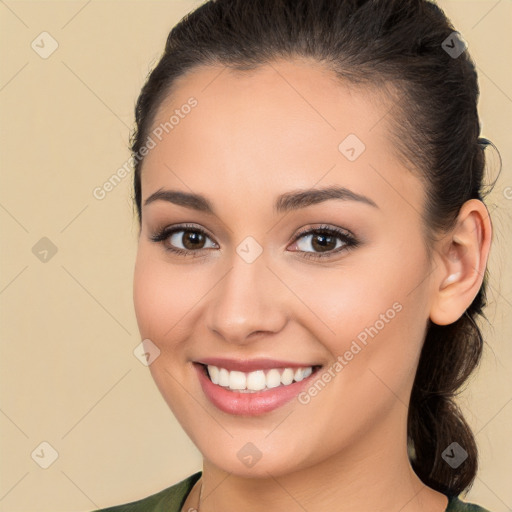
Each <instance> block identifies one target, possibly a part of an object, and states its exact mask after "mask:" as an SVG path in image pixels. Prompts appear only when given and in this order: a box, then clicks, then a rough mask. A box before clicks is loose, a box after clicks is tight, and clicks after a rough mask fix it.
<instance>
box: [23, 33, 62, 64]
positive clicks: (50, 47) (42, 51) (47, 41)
mask: <svg viewBox="0 0 512 512" xmlns="http://www.w3.org/2000/svg"><path fill="white" fill-rule="evenodd" d="M30 46H31V47H32V50H34V51H35V52H36V53H37V54H38V55H39V57H41V58H42V59H47V58H48V57H50V56H51V55H52V53H53V52H54V51H55V50H56V49H57V48H58V47H59V43H58V42H57V41H56V40H55V39H54V38H53V37H52V36H51V35H50V34H49V33H48V32H41V33H40V34H39V35H38V36H37V37H36V38H35V39H34V40H33V41H32V43H31V45H30Z"/></svg>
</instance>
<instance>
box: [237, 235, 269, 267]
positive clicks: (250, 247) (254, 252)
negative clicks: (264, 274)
mask: <svg viewBox="0 0 512 512" xmlns="http://www.w3.org/2000/svg"><path fill="white" fill-rule="evenodd" d="M236 252H237V254H238V255H239V256H240V258H242V259H243V260H244V261H245V262H246V263H253V262H254V261H255V260H256V259H257V258H259V256H260V255H261V253H262V252H263V247H261V245H260V244H259V243H258V242H257V241H256V240H255V239H254V238H253V237H252V236H248V237H246V238H244V239H243V240H242V242H240V244H238V247H237V248H236Z"/></svg>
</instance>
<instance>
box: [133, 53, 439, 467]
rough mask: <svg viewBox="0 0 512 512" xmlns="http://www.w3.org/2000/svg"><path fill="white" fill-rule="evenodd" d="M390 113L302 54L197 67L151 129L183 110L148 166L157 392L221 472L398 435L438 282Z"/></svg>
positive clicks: (417, 188)
mask: <svg viewBox="0 0 512 512" xmlns="http://www.w3.org/2000/svg"><path fill="white" fill-rule="evenodd" d="M191 97H194V98H195V101H196V102H197V103H196V104H195V106H194V107H193V108H190V109H189V108H186V107H185V108H184V107H183V106H184V105H187V104H190V103H188V102H189V98H191ZM389 108H390V104H389V102H387V101H386V99H385V97H384V96H383V95H381V94H379V93H378V92H375V91H373V92H371V91H369V90H367V89H362V88H357V87H354V86H352V87H348V86H345V85H343V84H341V83H340V82H336V81H335V80H334V79H333V77H332V76H331V75H330V74H329V73H328V72H327V71H325V70H323V69H322V68H320V67H319V66H318V65H315V64H312V63H311V62H305V61H299V60H297V61H280V62H277V63H275V64H273V65H272V66H265V67H261V68H259V69H258V70H257V71H253V72H250V73H235V72H231V71H229V70H227V69H224V68H222V67H211V68H196V69H195V70H193V71H192V72H189V73H188V74H187V75H185V76H184V77H182V78H181V79H180V80H179V82H177V84H176V87H175V88H174V90H173V94H172V97H171V96H169V97H168V98H167V99H166V100H165V102H164V103H162V105H161V107H160V110H159V112H158V115H157V117H156V119H155V121H154V126H153V128H154V129H157V128H158V127H159V126H161V125H162V124H163V123H165V122H168V121H169V119H170V118H171V116H172V115H173V114H176V115H177V117H176V118H175V119H174V121H173V126H172V129H169V125H167V132H168V133H166V130H163V133H162V129H160V130H158V131H157V132H153V133H158V134H159V135H158V137H155V136H153V139H154V142H156V145H155V146H154V147H153V148H152V149H151V150H150V151H149V153H148V154H147V156H146V157H145V160H144V165H143V170H142V176H141V187H142V205H143V206H142V225H141V232H140V238H139V244H138V254H137V261H136V267H135V275H134V304H135V311H136V316H137V321H138V325H139V329H140V333H141V337H142V339H146V340H150V342H147V341H146V342H144V343H145V344H147V348H148V351H149V352H150V353H153V354H155V355H156V356H157V357H156V358H154V361H153V362H152V363H151V364H150V365H149V368H150V371H151V374H152V376H153V378H154V380H155V382H156V384H157V386H158V388H159V390H160V392H161V393H162V395H163V397H164V399H165V400H166V402H167V403H168V405H169V406H170V408H171V409H172V411H173V412H174V414H175V415H176V417H177V419H178V420H179V422H180V423H181V425H182V426H183V428H184V430H185V431H186V432H187V434H188V435H189V436H190V438H191V439H192V440H193V442H194V443H195V444H196V446H197V447H198V449H199V450H200V451H201V452H202V454H203V455H204V458H205V460H206V461H208V462H209V463H210V464H212V465H214V466H216V467H218V468H221V469H222V470H225V471H227V472H230V473H234V474H238V475H251V476H256V475H265V474H266V473H267V472H270V473H272V474H273V475H276V476H277V475H280V474H285V473H288V472H291V471H295V470H298V469H301V468H306V467H308V466H311V465H313V464H318V463H320V462H326V463H327V462H328V461H330V460H334V459H337V460H338V461H339V460H347V461H348V460H350V457H352V456H353V454H354V453H356V451H357V453H358V454H359V456H360V455H361V454H362V453H363V454H364V453H365V452H370V451H371V450H375V449H378V448H377V447H378V446H382V443H383V441H386V442H398V443H403V442H404V440H405V438H404V435H405V430H404V429H405V424H406V417H407V408H406V404H407V403H408V397H409V393H410V389H411V387H412V382H413V378H414V374H415V370H416V366H417V361H418V358H419V353H420V349H421V346H422V342H423V339H424V335H425V329H426V326H427V320H428V316H429V313H428V311H429V304H430V299H431V291H432V285H431V284H430V281H429V278H428V276H429V272H430V266H429V261H428V258H427V254H426V251H425V246H424V242H423V238H422V224H421V218H420V212H421V210H422V208H423V204H424V189H423V186H422V184H421V183H420V181H419V180H418V179H417V178H416V177H415V176H413V175H412V174H411V172H410V171H409V170H408V169H406V168H405V167H404V166H403V165H402V164H401V163H400V161H399V159H398V158H397V157H396V156H395V152H394V151H393V146H392V142H391V138H390V135H389V133H390V125H389V124H388V119H387V118H386V113H387V112H388V111H389ZM176 110H178V113H176ZM178 118H179V121H178V122H176V119H178ZM350 134H353V135H350ZM348 136H349V138H348V139H347V137H348ZM159 139H161V140H159ZM363 144H364V146H363ZM151 145H153V144H151ZM326 188H332V189H333V190H334V189H336V190H338V192H337V193H334V192H333V193H331V194H330V196H329V195H327V194H324V195H321V194H320V193H319V191H320V190H321V189H326ZM343 189H345V190H343ZM340 190H341V192H340ZM157 191H160V192H162V191H175V192H181V193H182V194H196V195H200V196H202V197H203V198H204V199H205V200H206V202H204V203H199V202H198V201H197V200H196V201H192V200H188V201H184V200H183V198H185V197H186V196H184V195H181V196H177V195H172V194H167V195H166V196H165V195H162V194H161V195H160V197H157V196H155V193H156V192H157ZM315 191H316V192H317V193H316V194H313V195H312V194H311V193H312V192H315ZM295 194H299V195H297V196H296V197H295V199H293V197H292V196H294V195H295ZM308 194H309V195H308ZM148 199H149V201H148V202H147V204H145V202H146V201H147V200H148ZM206 204H207V205H208V206H209V209H207V208H206V207H205V205H206ZM209 210H211V211H209ZM171 230H172V232H171ZM162 232H163V234H162ZM159 235H161V236H159ZM158 238H159V240H156V239H158ZM175 251H177V252H175ZM218 359H222V361H219V360H218ZM207 363H210V366H217V368H224V370H218V371H216V370H215V369H211V373H212V376H213V380H214V381H215V380H217V379H221V380H220V382H219V381H217V382H218V383H217V384H214V383H213V382H211V380H210V378H209V377H207V375H206V370H205V367H206V366H205V365H207ZM300 367H302V368H309V367H312V370H313V373H311V375H309V376H307V374H308V372H309V370H306V372H305V373H304V372H301V371H300V370H299V369H298V368H300ZM285 368H288V370H285ZM272 369H273V370H272ZM226 370H232V372H228V371H226ZM258 370H259V371H258ZM276 371H277V372H278V373H277V374H276ZM240 372H241V373H240ZM262 372H263V373H262ZM271 372H272V375H270V373H271ZM251 375H252V376H251ZM276 375H277V377H276ZM290 376H293V379H294V380H293V381H292V383H291V384H290V383H289V380H290V378H292V377H290ZM224 379H227V380H224ZM273 379H277V380H273ZM287 379H288V380H287ZM295 379H296V380H295ZM248 381H249V382H250V387H252V388H254V389H253V390H252V391H253V392H251V393H248V392H245V393H244V392H241V391H240V389H241V388H242V387H244V384H245V385H247V382H248ZM228 383H230V384H231V388H234V389H233V390H231V389H227V388H229V384H228ZM221 384H223V385H221ZM226 384H228V385H227V386H226ZM262 386H265V389H260V390H259V391H256V392H254V390H257V389H259V388H261V387H262ZM272 386H276V387H272ZM356 448H357V450H356ZM351 454H352V455H351ZM251 457H252V458H251ZM254 461H256V463H254Z"/></svg>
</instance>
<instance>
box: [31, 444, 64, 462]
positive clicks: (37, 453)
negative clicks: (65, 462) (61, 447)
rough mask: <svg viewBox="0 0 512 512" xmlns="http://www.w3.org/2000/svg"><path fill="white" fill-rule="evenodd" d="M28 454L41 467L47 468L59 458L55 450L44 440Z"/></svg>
mask: <svg viewBox="0 0 512 512" xmlns="http://www.w3.org/2000/svg"><path fill="white" fill-rule="evenodd" d="M30 456H31V457H32V459H33V460H34V462H35V463H36V464H37V465H38V466H40V467H41V468H43V469H48V468H49V467H50V466H51V465H52V464H53V463H54V462H55V461H56V460H57V459H58V458H59V454H58V452H57V450H56V449H55V448H54V447H53V446H52V445H51V444H50V443H48V442H46V441H43V442H42V443H40V444H39V445H38V446H37V447H36V448H35V450H34V451H33V452H32V453H31V454H30Z"/></svg>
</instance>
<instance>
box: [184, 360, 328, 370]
mask: <svg viewBox="0 0 512 512" xmlns="http://www.w3.org/2000/svg"><path fill="white" fill-rule="evenodd" d="M194 362H195V363H200V364H205V365H211V366H217V367H218V368H225V369H226V370H229V371H239V372H252V371H255V370H268V369H271V368H307V367H309V366H319V365H317V364H311V363H297V362H293V361H284V360H280V359H266V358H258V359H228V358H224V357H204V358H202V359H199V360H196V361H194Z"/></svg>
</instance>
